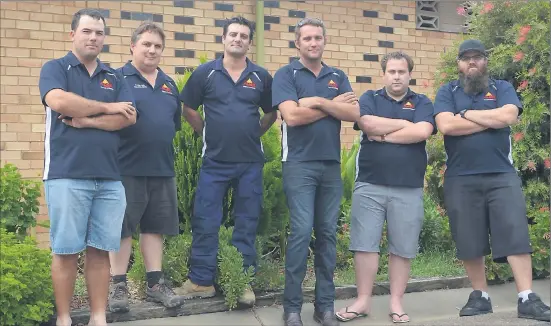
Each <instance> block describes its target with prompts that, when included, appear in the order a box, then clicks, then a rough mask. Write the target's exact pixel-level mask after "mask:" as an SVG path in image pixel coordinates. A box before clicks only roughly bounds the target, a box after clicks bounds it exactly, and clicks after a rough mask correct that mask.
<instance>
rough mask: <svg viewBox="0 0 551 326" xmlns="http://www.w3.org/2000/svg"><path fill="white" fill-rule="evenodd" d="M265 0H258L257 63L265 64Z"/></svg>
mask: <svg viewBox="0 0 551 326" xmlns="http://www.w3.org/2000/svg"><path fill="white" fill-rule="evenodd" d="M264 59H265V58H264V0H256V64H257V65H259V66H262V67H263V66H264V64H265V62H264Z"/></svg>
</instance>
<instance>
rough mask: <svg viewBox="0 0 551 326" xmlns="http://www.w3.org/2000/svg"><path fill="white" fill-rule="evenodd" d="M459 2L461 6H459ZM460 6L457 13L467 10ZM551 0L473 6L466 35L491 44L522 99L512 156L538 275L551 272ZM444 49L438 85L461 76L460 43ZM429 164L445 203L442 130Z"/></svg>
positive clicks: (496, 270)
mask: <svg viewBox="0 0 551 326" xmlns="http://www.w3.org/2000/svg"><path fill="white" fill-rule="evenodd" d="M460 8H461V7H460ZM460 8H458V10H457V12H458V14H461V15H464V14H465V12H464V11H463V10H460ZM549 12H550V3H549V2H548V1H526V2H524V1H522V2H521V1H492V2H485V3H481V4H477V5H475V6H474V7H473V8H472V13H473V14H472V15H470V16H466V17H467V19H468V21H469V26H470V27H469V28H470V29H469V34H470V35H465V38H475V39H479V40H481V41H482V42H483V43H484V44H485V46H486V48H487V49H488V50H489V51H488V52H489V61H488V69H489V71H490V75H491V76H492V78H495V79H504V80H507V81H509V82H510V83H512V84H513V86H514V87H515V89H516V90H517V93H518V95H519V96H520V98H521V100H522V103H523V107H524V110H523V113H522V115H521V118H520V121H519V123H517V124H516V125H514V126H513V127H512V133H511V138H512V139H511V143H512V146H513V153H512V155H513V161H514V165H515V167H516V168H517V170H518V171H519V175H520V176H521V178H522V182H523V188H524V194H525V197H526V205H527V215H528V218H529V219H530V220H531V221H532V222H533V223H535V224H532V225H531V226H530V238H531V242H532V248H533V250H534V253H533V255H532V256H533V271H534V273H535V274H536V275H542V274H546V273H548V272H549V181H550V179H549V176H550V169H551V161H550V158H549V141H550V130H549V129H550V128H549V120H550V119H549V117H550V114H549V104H550V103H549V93H550V89H551V88H550V80H551V75H550V69H549V54H550V45H549V32H550V30H549V20H550V14H549ZM461 41H462V40H458V42H457V43H456V44H455V45H454V48H451V49H446V53H444V54H443V56H442V62H441V65H440V67H439V69H438V71H437V72H436V73H435V79H436V80H435V83H434V85H435V86H436V87H438V85H440V84H441V83H445V82H447V81H450V80H452V79H456V78H457V63H456V56H457V47H458V46H459V44H460V42H461ZM427 151H428V153H429V168H428V169H427V175H426V179H427V189H428V191H429V192H430V193H432V194H433V195H434V196H433V197H434V198H439V200H440V203H441V204H442V203H443V202H442V199H443V197H442V190H441V185H442V178H443V176H442V175H441V173H440V172H441V171H442V169H443V168H444V166H445V155H444V154H443V152H444V149H443V141H442V136H440V135H438V136H436V137H431V139H430V140H429V142H428V145H427ZM487 275H488V278H490V279H494V278H498V279H507V278H509V277H510V276H511V275H512V274H511V271H510V268H509V267H508V266H507V265H497V264H494V263H493V262H491V261H490V260H487Z"/></svg>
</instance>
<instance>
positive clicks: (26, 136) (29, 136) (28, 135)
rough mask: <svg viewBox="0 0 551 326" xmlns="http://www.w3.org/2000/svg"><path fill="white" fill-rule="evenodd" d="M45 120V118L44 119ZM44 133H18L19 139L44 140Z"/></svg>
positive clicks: (28, 140)
mask: <svg viewBox="0 0 551 326" xmlns="http://www.w3.org/2000/svg"><path fill="white" fill-rule="evenodd" d="M42 120H44V119H42ZM42 140H43V139H42V134H41V133H36V132H19V133H17V141H27V142H31V141H42Z"/></svg>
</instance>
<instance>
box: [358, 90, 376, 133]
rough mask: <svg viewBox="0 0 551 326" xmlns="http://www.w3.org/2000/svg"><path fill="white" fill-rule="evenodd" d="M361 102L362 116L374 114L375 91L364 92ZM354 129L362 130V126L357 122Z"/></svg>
mask: <svg viewBox="0 0 551 326" xmlns="http://www.w3.org/2000/svg"><path fill="white" fill-rule="evenodd" d="M359 104H360V117H363V116H364V115H374V110H375V99H374V98H373V91H367V92H365V93H363V95H362V96H361V97H360V100H359ZM353 128H354V130H360V126H358V123H357V122H355V123H354V126H353Z"/></svg>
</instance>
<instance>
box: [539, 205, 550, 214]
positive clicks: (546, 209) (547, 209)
mask: <svg viewBox="0 0 551 326" xmlns="http://www.w3.org/2000/svg"><path fill="white" fill-rule="evenodd" d="M540 212H542V213H545V212H549V207H546V206H544V207H542V208H540Z"/></svg>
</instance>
